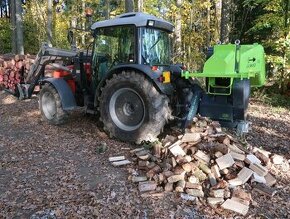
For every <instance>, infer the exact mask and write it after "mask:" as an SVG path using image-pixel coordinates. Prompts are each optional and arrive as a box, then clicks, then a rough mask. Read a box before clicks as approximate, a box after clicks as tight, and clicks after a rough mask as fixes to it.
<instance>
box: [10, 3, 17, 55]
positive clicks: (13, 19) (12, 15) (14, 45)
mask: <svg viewBox="0 0 290 219" xmlns="http://www.w3.org/2000/svg"><path fill="white" fill-rule="evenodd" d="M10 21H11V26H12V36H11V45H12V53H13V54H16V53H17V43H16V14H15V0H11V1H10Z"/></svg>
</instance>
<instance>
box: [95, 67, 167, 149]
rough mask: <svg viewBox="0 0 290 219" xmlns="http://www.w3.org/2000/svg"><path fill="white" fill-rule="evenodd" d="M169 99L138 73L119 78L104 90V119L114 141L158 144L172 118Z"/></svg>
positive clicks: (102, 98) (102, 117)
mask: <svg viewBox="0 0 290 219" xmlns="http://www.w3.org/2000/svg"><path fill="white" fill-rule="evenodd" d="M168 102H169V99H168V97H167V96H166V95H163V94H161V93H160V92H159V91H158V90H157V89H156V88H155V87H154V85H153V84H152V82H150V81H149V80H148V79H147V78H145V77H144V76H143V75H142V74H139V73H135V72H134V71H127V72H125V71H123V72H122V73H121V74H116V75H114V76H113V78H111V79H110V80H107V81H106V85H105V86H104V88H103V89H102V93H101V97H100V116H101V120H102V122H103V124H104V129H105V131H106V132H108V133H109V135H110V137H116V138H118V139H120V140H123V141H129V142H135V143H141V142H142V141H154V140H156V138H157V136H158V135H159V134H160V133H161V131H162V130H163V127H164V125H165V124H166V122H167V121H168V119H169V118H170V116H171V110H170V108H169V105H168Z"/></svg>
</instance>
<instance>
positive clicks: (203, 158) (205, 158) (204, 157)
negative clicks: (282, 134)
mask: <svg viewBox="0 0 290 219" xmlns="http://www.w3.org/2000/svg"><path fill="white" fill-rule="evenodd" d="M194 158H196V159H197V160H201V161H204V162H206V163H209V161H210V157H209V155H207V154H206V153H204V152H203V151H201V150H198V151H197V152H196V153H195V154H194Z"/></svg>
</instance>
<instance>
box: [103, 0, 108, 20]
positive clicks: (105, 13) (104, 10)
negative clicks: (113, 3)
mask: <svg viewBox="0 0 290 219" xmlns="http://www.w3.org/2000/svg"><path fill="white" fill-rule="evenodd" d="M103 14H104V17H105V19H106V20H107V19H109V18H110V2H109V0H105V7H104V9H103Z"/></svg>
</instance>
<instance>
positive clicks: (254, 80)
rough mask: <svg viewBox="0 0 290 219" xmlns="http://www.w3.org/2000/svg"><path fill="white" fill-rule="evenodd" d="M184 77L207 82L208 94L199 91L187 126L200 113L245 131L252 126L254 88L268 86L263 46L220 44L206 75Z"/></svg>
mask: <svg viewBox="0 0 290 219" xmlns="http://www.w3.org/2000/svg"><path fill="white" fill-rule="evenodd" d="M181 76H182V77H184V78H185V79H190V78H205V79H206V80H205V81H206V89H205V91H201V90H199V89H197V90H196V91H195V96H194V97H193V99H192V104H191V108H190V110H189V113H188V116H187V120H186V123H188V122H189V121H191V119H192V117H193V116H194V115H195V114H196V113H197V112H198V113H199V114H201V115H203V116H208V117H210V118H212V119H216V120H219V121H220V122H221V123H222V125H223V126H230V127H238V126H239V127H238V128H239V129H243V130H241V131H242V132H244V131H245V130H244V129H247V126H248V125H247V123H246V122H245V120H246V110H247V107H248V102H249V97H250V88H251V87H260V86H263V85H264V83H265V58H264V49H263V47H262V46H261V45H259V44H253V45H239V42H236V44H227V45H216V46H214V47H213V48H212V50H211V54H209V58H208V60H207V61H206V62H205V64H204V67H203V72H202V73H198V72H189V71H183V72H182V73H181ZM185 126H186V125H185ZM245 126H246V127H245Z"/></svg>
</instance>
